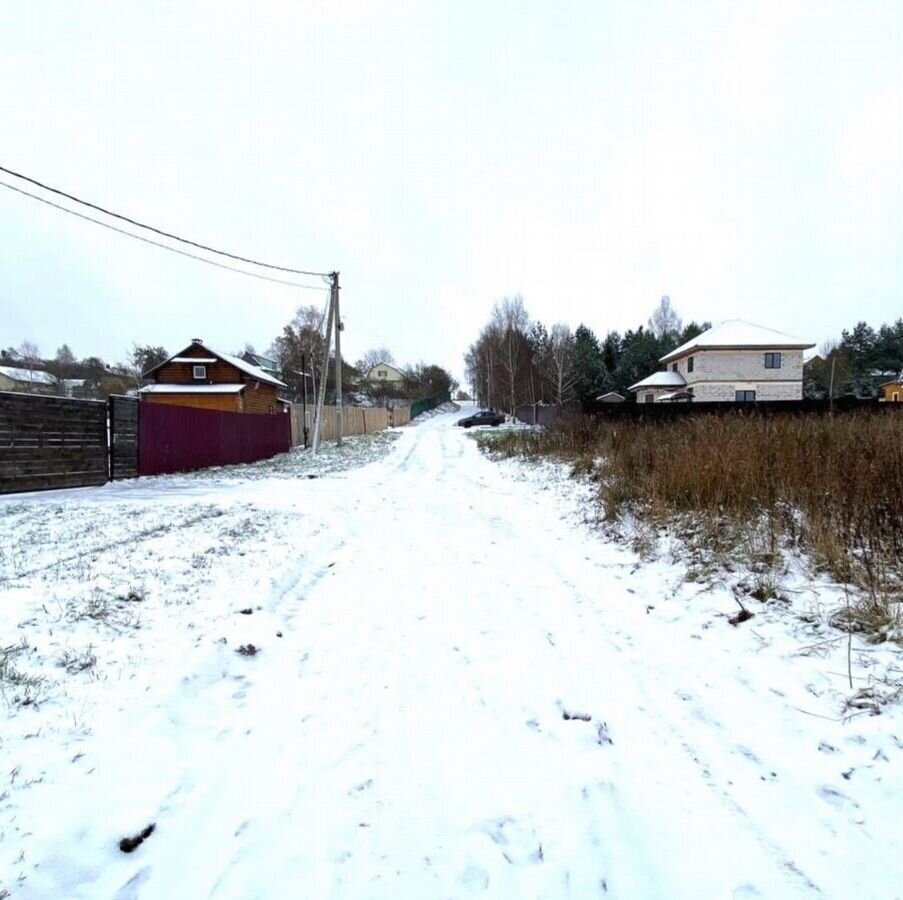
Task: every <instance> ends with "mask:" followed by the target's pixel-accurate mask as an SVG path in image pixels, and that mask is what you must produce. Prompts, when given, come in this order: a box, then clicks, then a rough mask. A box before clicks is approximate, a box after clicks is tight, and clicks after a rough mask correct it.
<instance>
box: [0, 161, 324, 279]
mask: <svg viewBox="0 0 903 900" xmlns="http://www.w3.org/2000/svg"><path fill="white" fill-rule="evenodd" d="M0 170H2V171H4V172H5V171H7V170H6V169H3V167H2V166H0ZM28 180H30V179H28ZM0 186H2V187H5V188H9V190H11V191H15V192H16V193H17V194H22V195H24V196H25V197H31V198H32V200H37V201H38V202H39V203H45V204H46V205H47V206H52V207H53V208H54V209H59V210H62V211H63V212H65V213H69V215H71V216H75V217H76V218H78V219H84V220H85V221H86V222H93V223H94V224H95V225H100V226H101V228H109V229H110V231H115V232H117V233H118V234H124V235H125V236H126V237H130V238H134V239H135V240H136V241H142V242H143V243H145V244H151V245H152V246H154V247H161V248H162V249H163V250H169V251H170V253H178V254H179V256H187V257H188V258H189V259H196V260H198V261H199V262H202V263H207V265H208V266H216V267H217V268H218V269H227V270H228V271H229V272H237V273H238V274H239V275H247V276H248V277H249V278H258V279H260V280H261V281H272V282H273V283H275V284H286V285H288V286H289V287H298V288H303V289H304V290H308V291H328V290H329V288H328V287H320V286H319V285H315V284H301V283H300V282H298V281H288V280H286V279H284V278H273V277H272V276H271V275H261V274H260V273H259V272H249V271H247V270H246V269H239V268H237V267H236V266H230V265H228V264H226V263H221V262H216V260H213V259H206V258H205V257H203V256H198V255H197V254H196V253H189V252H188V251H187V250H179V249H178V248H177V247H170V246H169V245H168V244H161V243H160V242H159V241H154V240H151V238H146V237H143V236H142V235H140V234H135V233H134V232H131V231H126V230H125V229H124V228H117V227H116V226H115V225H110V223H109V222H101V221H100V219H95V218H93V217H92V216H86V215H84V213H80V212H76V211H75V210H74V209H69V208H68V207H66V206H61V205H60V204H59V203H54V202H53V201H52V200H48V199H47V198H46V197H39V196H38V195H37V194H32V193H31V192H29V191H26V190H23V189H22V188H19V187H15V186H14V185H12V184H7V182H5V181H0ZM89 205H90V204H89ZM120 218H122V217H120ZM214 252H216V251H214ZM227 255H228V254H227ZM237 258H239V259H240V258H241V257H237ZM270 268H278V267H275V266H273V267H270ZM287 271H295V270H294V269H289V270H287ZM302 274H306V273H302ZM313 274H316V275H319V274H321V273H319V272H317V273H313Z"/></svg>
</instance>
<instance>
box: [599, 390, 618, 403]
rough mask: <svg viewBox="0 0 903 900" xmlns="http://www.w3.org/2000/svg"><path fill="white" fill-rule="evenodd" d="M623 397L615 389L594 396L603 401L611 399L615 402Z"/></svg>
mask: <svg viewBox="0 0 903 900" xmlns="http://www.w3.org/2000/svg"><path fill="white" fill-rule="evenodd" d="M623 399H624V396H623V395H622V394H619V393H618V392H617V391H609V392H608V393H607V394H599V396H598V397H596V400H601V401H602V402H603V403H604V402H606V401H612V400H613V401H615V402H617V401H620V400H623Z"/></svg>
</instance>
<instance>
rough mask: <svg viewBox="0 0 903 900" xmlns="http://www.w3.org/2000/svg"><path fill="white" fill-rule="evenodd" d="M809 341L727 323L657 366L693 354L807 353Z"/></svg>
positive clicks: (732, 321)
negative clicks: (783, 350)
mask: <svg viewBox="0 0 903 900" xmlns="http://www.w3.org/2000/svg"><path fill="white" fill-rule="evenodd" d="M814 346H815V344H813V343H812V342H811V341H804V340H803V339H802V338H797V337H793V335H790V334H784V332H783V331H775V330H774V329H773V328H763V327H762V326H761V325H754V324H753V323H752V322H744V321H743V319H728V320H727V321H725V322H722V323H721V324H720V325H715V326H714V327H713V328H709V330H708V331H703V332H702V334H700V335H698V336H697V337H694V338H691V339H690V340H689V341H687V342H686V343H685V344H681V345H680V346H679V347H678V348H677V349H676V350H672V351H671V352H670V353H666V354H665V355H664V356H663V357H662V358H661V359H660V360H659V362H668V361H669V360H672V359H677V358H678V357H680V356H684V355H685V354H687V353H690V352H692V351H694V350H728V349H731V348H734V347H739V348H743V349H755V348H759V347H761V348H764V349H769V350H771V349H774V350H778V349H781V348H787V349H793V350H808V349H809V348H810V347H814Z"/></svg>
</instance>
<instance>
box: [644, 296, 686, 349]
mask: <svg viewBox="0 0 903 900" xmlns="http://www.w3.org/2000/svg"><path fill="white" fill-rule="evenodd" d="M682 327H683V320H682V319H681V317H680V316H679V315H678V314H677V310H676V309H675V308H674V307H673V306H672V305H671V298H670V297H669V296H668V295H667V294H665V296H664V297H662V299H661V301H660V302H659V304H658V306H657V307H656V309H655V312H653V313H652V315H651V316H650V317H649V330H650V331H651V332H652V334H653V335H654V336H655V337H656V338H658V339H659V340H661V339H662V338H665V337H668V336H669V335H670V336H672V337H676V336H677V335H678V334H679V333H680V329H681V328H682Z"/></svg>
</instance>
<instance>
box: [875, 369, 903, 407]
mask: <svg viewBox="0 0 903 900" xmlns="http://www.w3.org/2000/svg"><path fill="white" fill-rule="evenodd" d="M879 399H880V400H882V401H884V402H885V403H903V374H900V375H898V376H897V377H896V378H892V379H891V380H890V381H885V382H884V384H882V385H881V396H880V398H879Z"/></svg>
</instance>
